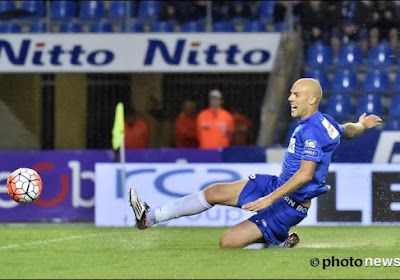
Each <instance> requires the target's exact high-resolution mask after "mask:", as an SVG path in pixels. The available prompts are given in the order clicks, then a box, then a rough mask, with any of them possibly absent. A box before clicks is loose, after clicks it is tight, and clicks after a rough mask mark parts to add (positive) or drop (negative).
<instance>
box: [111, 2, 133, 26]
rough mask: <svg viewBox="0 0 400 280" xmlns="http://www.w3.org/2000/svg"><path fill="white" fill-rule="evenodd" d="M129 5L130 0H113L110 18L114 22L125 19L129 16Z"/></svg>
mask: <svg viewBox="0 0 400 280" xmlns="http://www.w3.org/2000/svg"><path fill="white" fill-rule="evenodd" d="M128 5H129V2H128V1H112V2H111V4H110V8H109V11H108V19H109V20H110V21H112V22H120V21H124V20H125V19H126V17H127V16H128ZM132 6H133V5H132Z"/></svg>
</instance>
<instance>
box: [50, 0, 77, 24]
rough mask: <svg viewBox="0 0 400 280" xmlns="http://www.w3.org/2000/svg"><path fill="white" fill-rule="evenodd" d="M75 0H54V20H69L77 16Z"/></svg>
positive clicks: (52, 17)
mask: <svg viewBox="0 0 400 280" xmlns="http://www.w3.org/2000/svg"><path fill="white" fill-rule="evenodd" d="M75 11H76V4H75V1H52V2H51V6H50V18H51V20H54V21H69V20H71V19H72V18H74V17H75Z"/></svg>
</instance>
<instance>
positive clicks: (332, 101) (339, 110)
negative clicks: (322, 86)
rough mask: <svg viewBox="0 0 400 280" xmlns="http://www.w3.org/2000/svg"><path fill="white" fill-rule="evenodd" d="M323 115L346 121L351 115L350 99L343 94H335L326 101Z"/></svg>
mask: <svg viewBox="0 0 400 280" xmlns="http://www.w3.org/2000/svg"><path fill="white" fill-rule="evenodd" d="M325 113H326V114H328V115H330V116H332V117H333V118H335V119H337V120H344V119H348V118H349V117H351V115H352V106H351V100H350V97H349V96H347V95H344V94H335V95H332V96H330V97H329V98H328V99H327V100H326V105H325Z"/></svg>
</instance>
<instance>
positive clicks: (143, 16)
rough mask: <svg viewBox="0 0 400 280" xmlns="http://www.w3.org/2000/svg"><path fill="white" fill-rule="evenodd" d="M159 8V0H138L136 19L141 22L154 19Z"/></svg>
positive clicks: (156, 17)
mask: <svg viewBox="0 0 400 280" xmlns="http://www.w3.org/2000/svg"><path fill="white" fill-rule="evenodd" d="M160 9H161V3H160V1H140V2H139V9H138V20H139V21H141V22H152V21H156V20H157V19H158V14H159V13H160Z"/></svg>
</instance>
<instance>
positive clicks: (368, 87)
mask: <svg viewBox="0 0 400 280" xmlns="http://www.w3.org/2000/svg"><path fill="white" fill-rule="evenodd" d="M389 88H390V79H389V75H388V73H387V72H385V71H382V70H379V69H375V70H369V71H368V72H367V73H366V74H365V80H364V83H363V92H364V93H373V94H385V93H387V92H388V91H389Z"/></svg>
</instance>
